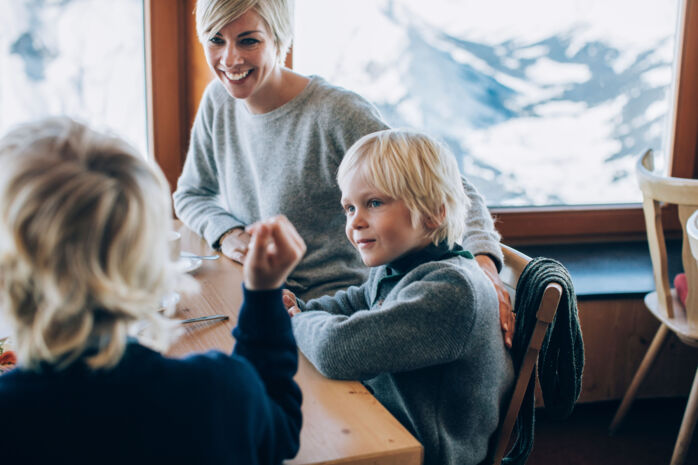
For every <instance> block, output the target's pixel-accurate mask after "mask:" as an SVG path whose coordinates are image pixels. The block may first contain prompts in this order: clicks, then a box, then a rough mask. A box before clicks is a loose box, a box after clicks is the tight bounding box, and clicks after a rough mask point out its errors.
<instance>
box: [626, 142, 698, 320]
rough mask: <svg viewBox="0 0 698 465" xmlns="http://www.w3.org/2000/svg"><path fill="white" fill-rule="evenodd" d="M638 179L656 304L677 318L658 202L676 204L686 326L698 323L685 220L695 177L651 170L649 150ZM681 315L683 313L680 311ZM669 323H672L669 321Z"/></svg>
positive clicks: (694, 205)
mask: <svg viewBox="0 0 698 465" xmlns="http://www.w3.org/2000/svg"><path fill="white" fill-rule="evenodd" d="M636 175H637V180H638V183H639V185H640V190H641V191H642V208H643V211H644V214H645V224H646V226H647V243H648V245H649V249H650V257H651V259H652V271H653V273H654V283H655V286H656V290H657V300H658V302H657V305H658V306H659V309H660V310H661V312H662V313H663V314H664V315H665V316H666V317H667V318H668V319H669V320H671V319H674V318H676V316H677V315H675V314H674V313H675V312H674V305H673V303H672V300H673V299H672V295H671V285H670V284H669V272H668V266H667V252H666V242H665V236H664V229H663V225H662V209H661V203H667V204H673V205H676V206H677V207H678V213H679V221H680V222H681V228H682V231H683V239H684V240H683V248H682V253H681V257H682V261H683V268H684V271H685V273H686V280H687V282H688V297H687V299H686V306H685V308H686V315H685V318H686V320H687V324H688V326H689V327H690V326H696V325H698V292H696V290H698V287H697V286H696V283H698V281H697V280H698V268H697V267H696V259H695V258H694V257H693V255H692V254H691V250H690V245H689V242H688V236H687V234H686V222H687V221H688V219H689V217H690V216H691V214H692V213H693V212H695V211H696V209H698V180H696V179H683V178H673V177H669V176H662V175H660V174H658V173H655V172H654V155H653V153H652V151H651V150H648V151H647V152H645V154H644V155H643V156H642V157H641V158H640V159H639V160H638V162H637V167H636ZM681 316H682V317H683V315H681ZM670 326H671V325H670Z"/></svg>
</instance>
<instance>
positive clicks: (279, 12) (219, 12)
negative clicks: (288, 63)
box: [196, 0, 293, 65]
mask: <svg viewBox="0 0 698 465" xmlns="http://www.w3.org/2000/svg"><path fill="white" fill-rule="evenodd" d="M250 8H252V9H253V10H254V11H255V12H257V14H258V15H259V16H261V17H262V19H263V20H264V22H265V23H266V26H267V29H268V30H269V33H270V34H271V35H272V36H274V45H275V46H276V58H277V61H278V62H279V64H281V65H283V64H284V61H285V60H286V55H287V54H288V50H289V48H290V47H291V42H292V41H293V0H198V1H197V2H196V33H197V35H198V36H199V41H200V42H201V43H205V42H206V41H208V40H210V39H211V38H212V37H213V36H215V35H216V34H217V33H218V31H220V30H221V29H223V27H225V25H226V24H228V23H230V22H232V21H235V20H236V19H238V18H239V17H240V16H242V15H243V14H244V13H245V12H246V11H247V10H249V9H250Z"/></svg>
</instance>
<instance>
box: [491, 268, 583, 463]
mask: <svg viewBox="0 0 698 465" xmlns="http://www.w3.org/2000/svg"><path fill="white" fill-rule="evenodd" d="M550 283H558V284H559V285H560V286H561V287H562V297H561V299H560V304H559V306H558V310H557V313H556V314H555V318H554V319H553V321H552V323H551V324H550V327H549V328H548V331H547V332H546V335H545V338H544V340H543V344H542V346H541V349H540V354H539V355H538V379H539V381H540V384H541V389H542V392H543V402H544V404H545V409H546V412H550V415H551V416H552V417H553V418H558V419H563V418H566V417H567V416H569V415H570V414H571V413H572V410H573V408H574V404H575V402H576V401H577V398H578V397H579V394H580V391H581V388H582V371H583V369H584V343H583V341H582V331H581V328H580V325H579V316H578V314H577V298H576V296H575V293H574V286H573V285H572V279H571V277H570V275H569V272H568V271H567V269H566V268H565V267H564V266H563V265H562V264H561V263H560V262H558V261H556V260H553V259H550V258H542V257H541V258H535V259H533V260H531V262H530V263H529V264H528V265H527V266H526V268H525V269H524V271H523V272H522V274H521V277H520V278H519V281H518V284H517V286H516V302H515V304H514V308H515V309H516V330H515V332H514V341H513V347H512V358H513V361H514V368H515V370H516V371H517V372H518V370H519V367H520V366H521V362H522V360H523V357H524V355H525V354H526V349H527V346H528V341H529V340H530V338H531V334H532V332H533V329H534V328H535V326H536V311H537V309H538V303H539V302H540V301H541V297H542V295H543V291H544V290H545V288H546V286H547V285H548V284H550ZM522 296H523V297H522ZM534 379H535V377H534V376H533V375H531V379H530V381H529V383H528V387H527V388H526V395H525V396H524V399H523V403H522V405H521V410H520V412H519V416H518V418H517V420H516V425H515V428H514V437H515V441H514V445H513V447H512V449H511V450H510V451H509V454H507V456H506V457H505V458H504V460H503V463H506V464H513V465H522V464H524V463H526V460H527V459H528V456H529V454H530V453H531V449H532V448H533V425H534V421H535V399H534Z"/></svg>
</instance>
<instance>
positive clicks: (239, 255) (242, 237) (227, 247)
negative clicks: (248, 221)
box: [220, 228, 250, 263]
mask: <svg viewBox="0 0 698 465" xmlns="http://www.w3.org/2000/svg"><path fill="white" fill-rule="evenodd" d="M220 243H221V252H222V253H223V255H225V256H226V257H228V258H231V259H233V260H235V261H236V262H238V263H244V262H245V255H246V254H247V248H248V247H249V244H250V235H249V234H248V233H247V232H246V231H245V230H244V229H242V228H233V229H231V230H230V231H228V232H227V233H225V234H223V237H222V238H221V241H220Z"/></svg>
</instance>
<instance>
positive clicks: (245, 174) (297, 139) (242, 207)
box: [174, 0, 501, 298]
mask: <svg viewBox="0 0 698 465" xmlns="http://www.w3.org/2000/svg"><path fill="white" fill-rule="evenodd" d="M291 5H292V2H291V1H287V0H267V1H256V0H238V1H232V2H230V1H229V2H224V1H221V0H199V1H198V2H197V5H196V21H197V24H196V30H197V35H198V39H199V41H200V42H201V44H202V45H203V50H204V53H205V55H206V60H207V63H208V66H209V68H210V69H211V71H212V72H213V74H214V75H215V78H216V79H215V80H213V81H212V82H210V83H209V84H208V86H207V87H206V90H205V92H204V95H203V97H202V99H201V102H200V104H199V109H198V112H197V115H196V118H195V120H194V124H193V129H192V132H191V139H190V141H189V150H188V154H187V157H186V162H185V164H184V168H183V171H182V175H181V176H180V178H179V180H178V181H177V189H176V191H175V193H174V205H175V212H176V214H177V216H178V217H179V218H180V219H181V220H182V221H183V222H184V223H185V224H186V225H187V226H189V227H190V228H191V229H193V230H194V231H196V232H198V233H199V234H201V235H202V236H203V237H204V238H205V239H206V240H207V241H208V242H209V244H211V246H212V247H214V248H220V249H221V251H222V252H223V254H224V255H226V256H228V257H230V258H232V259H234V260H238V261H241V260H243V257H244V256H245V254H246V252H247V244H248V242H249V236H248V235H247V233H246V232H245V230H244V229H245V227H246V225H249V224H251V223H254V222H255V221H258V220H260V219H261V218H264V217H268V216H274V215H278V214H284V215H286V216H287V217H288V218H289V219H290V220H291V222H292V223H293V224H294V225H295V226H296V227H297V228H298V231H299V232H300V234H301V236H302V237H303V238H304V239H305V241H306V243H307V245H308V253H307V254H306V256H305V257H304V259H303V260H302V262H301V263H300V264H299V266H298V267H297V268H296V269H295V270H294V272H293V273H292V275H291V276H290V278H289V286H290V288H291V289H293V290H294V291H295V292H297V293H299V294H300V295H301V296H303V297H305V298H308V297H313V296H318V295H324V294H328V293H334V292H336V291H337V290H339V289H343V288H346V287H348V286H350V285H352V284H358V283H360V282H362V281H363V280H364V277H365V275H366V269H365V268H364V267H363V266H362V265H361V264H360V261H359V259H358V257H357V256H356V254H355V253H354V250H353V249H352V247H351V244H349V243H348V242H347V241H346V240H345V238H344V237H343V236H344V234H343V229H344V227H343V226H344V217H343V215H342V214H341V209H340V208H339V199H340V192H339V189H338V188H337V185H336V183H335V180H334V175H335V173H336V170H337V167H338V166H339V163H340V161H341V159H342V157H343V156H344V154H345V152H346V151H347V149H348V148H349V147H350V146H351V145H352V144H353V143H354V142H355V141H356V140H358V139H359V138H361V137H362V136H364V135H366V134H369V133H372V132H375V131H378V130H382V129H385V128H386V127H387V126H386V124H385V122H384V121H383V120H382V118H381V117H380V115H379V114H378V112H377V111H376V109H375V108H374V107H373V106H372V105H371V104H370V103H369V102H367V101H366V100H365V99H363V98H362V97H361V96H359V95H357V94H355V93H353V92H350V91H348V90H346V89H343V88H340V87H336V86H333V85H331V84H329V83H328V82H327V81H325V80H324V79H322V78H321V77H318V76H304V75H301V74H298V73H296V72H294V71H292V70H290V69H289V68H286V67H285V66H283V65H282V63H283V62H284V59H285V54H286V49H287V47H288V44H289V42H290V40H291V37H292V36H291V30H290V26H289V25H290V24H291V18H292V11H291ZM466 189H467V192H468V195H469V196H470V198H471V204H472V205H473V208H472V209H471V213H472V214H471V215H470V216H469V225H468V226H469V228H468V235H467V236H466V237H465V238H464V241H465V245H466V246H467V247H468V248H469V249H470V250H471V251H473V252H474V253H476V254H482V255H483V257H482V258H483V259H484V260H487V261H489V262H491V263H492V265H493V266H492V268H494V263H499V262H500V260H501V251H500V248H499V246H498V241H497V239H498V236H497V234H496V232H495V231H494V228H493V224H492V219H491V218H490V216H489V213H488V212H487V210H486V209H485V208H484V204H483V201H482V198H481V197H480V195H479V194H478V193H477V191H476V190H475V189H474V188H473V187H472V186H470V185H469V184H466Z"/></svg>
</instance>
